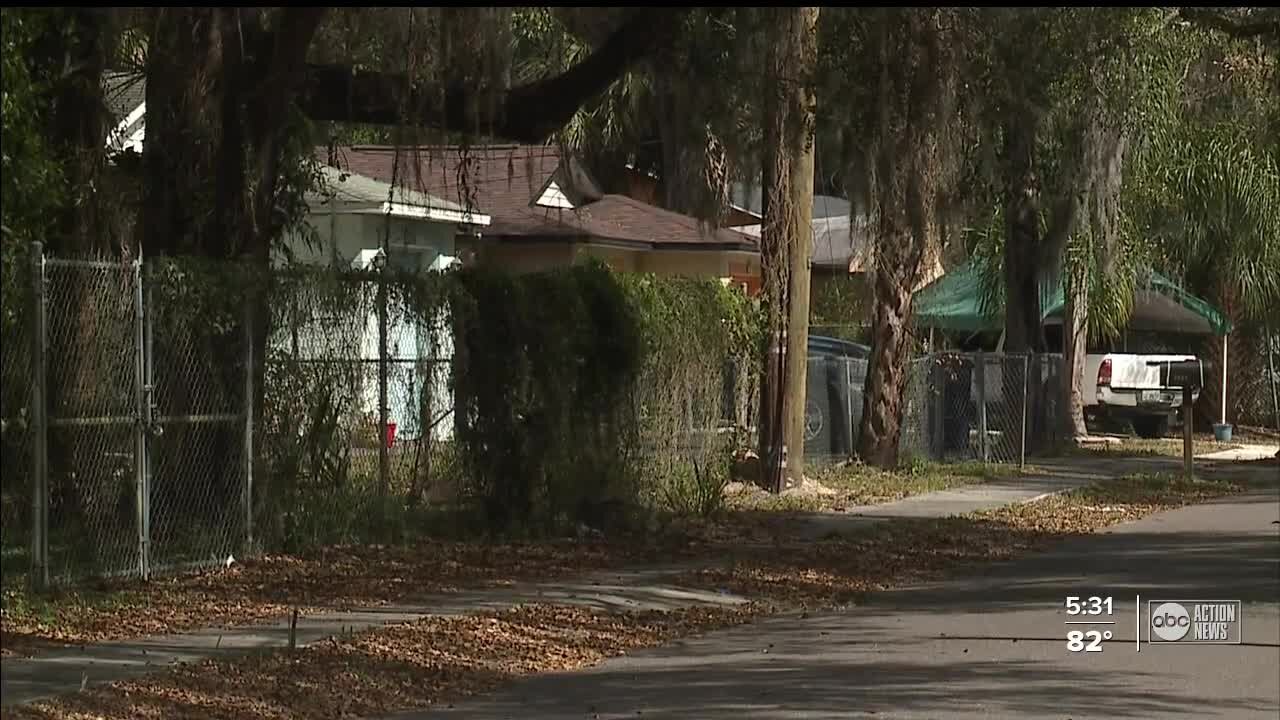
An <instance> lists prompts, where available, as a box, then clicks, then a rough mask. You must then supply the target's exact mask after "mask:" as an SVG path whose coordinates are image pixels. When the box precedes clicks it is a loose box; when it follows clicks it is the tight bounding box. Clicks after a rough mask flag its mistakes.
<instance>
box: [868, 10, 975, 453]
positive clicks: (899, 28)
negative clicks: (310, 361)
mask: <svg viewBox="0 0 1280 720" xmlns="http://www.w3.org/2000/svg"><path fill="white" fill-rule="evenodd" d="M880 12H881V13H882V14H881V15H880V19H881V21H882V27H881V28H880V29H879V36H878V42H879V43H880V48H879V51H880V52H879V64H880V87H879V100H878V102H879V105H880V106H881V112H880V125H879V128H878V130H877V132H876V135H875V140H874V151H873V152H870V153H868V155H867V156H868V157H871V158H873V162H874V163H875V173H874V177H875V183H874V189H873V194H874V200H875V202H874V206H875V207H876V216H877V217H878V232H877V236H876V248H875V269H874V282H873V288H874V302H875V309H874V312H873V321H872V338H871V357H870V360H869V362H868V365H867V377H866V382H865V385H864V387H863V393H864V394H863V397H864V398H865V400H864V403H863V410H862V419H861V424H860V426H859V433H858V446H857V449H858V452H857V454H858V456H859V457H860V458H862V459H863V460H864V461H865V462H868V463H871V464H874V465H877V466H880V467H892V466H894V465H896V464H897V461H898V439H899V435H900V433H901V424H902V405H903V392H904V390H905V388H906V382H907V369H908V362H909V360H910V352H911V348H910V344H909V341H910V332H909V325H910V321H911V302H912V298H913V295H914V292H915V289H916V287H917V286H918V285H919V281H920V270H921V264H922V261H923V259H924V258H925V257H926V255H927V254H928V252H929V248H930V246H931V244H933V243H935V242H936V241H937V231H938V228H937V220H936V218H937V201H938V192H939V188H940V186H941V183H942V181H943V173H944V168H945V167H946V166H947V163H946V162H945V161H944V154H945V153H947V152H949V148H948V147H946V143H944V142H942V137H943V136H944V135H945V133H946V132H947V128H948V127H949V125H950V121H951V114H950V113H951V102H950V99H951V93H952V92H953V90H954V83H953V80H954V76H953V72H952V71H953V69H954V68H953V64H952V63H951V61H950V59H949V58H948V57H947V54H946V53H947V52H948V51H949V43H948V42H947V41H946V40H945V39H944V37H943V35H942V28H944V27H947V26H949V25H950V23H949V22H948V20H947V19H946V18H944V17H942V14H943V13H945V12H947V11H945V10H940V9H937V8H931V9H917V8H895V9H889V10H884V11H880Z"/></svg>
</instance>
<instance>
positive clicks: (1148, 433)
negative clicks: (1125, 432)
mask: <svg viewBox="0 0 1280 720" xmlns="http://www.w3.org/2000/svg"><path fill="white" fill-rule="evenodd" d="M1133 431H1134V432H1136V433H1137V434H1138V437H1140V438H1147V439H1154V438H1162V437H1164V436H1165V435H1167V434H1168V433H1169V416H1168V415H1146V416H1143V417H1136V418H1134V419H1133Z"/></svg>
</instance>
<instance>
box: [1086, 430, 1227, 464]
mask: <svg viewBox="0 0 1280 720" xmlns="http://www.w3.org/2000/svg"><path fill="white" fill-rule="evenodd" d="M1240 447H1241V446H1240V445H1238V444H1236V443H1221V442H1218V441H1217V440H1214V439H1213V436H1212V435H1198V436H1196V437H1194V438H1192V445H1191V452H1192V453H1193V454H1195V455H1205V454H1208V453H1215V452H1221V451H1223V450H1237V449H1239V448H1240ZM1067 454H1069V455H1085V456H1090V455H1091V456H1102V457H1176V458H1180V457H1182V438H1153V439H1143V438H1122V439H1121V440H1120V442H1116V443H1100V444H1096V445H1087V446H1084V447H1073V448H1070V449H1068V450H1067Z"/></svg>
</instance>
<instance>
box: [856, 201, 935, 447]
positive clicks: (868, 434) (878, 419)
mask: <svg viewBox="0 0 1280 720" xmlns="http://www.w3.org/2000/svg"><path fill="white" fill-rule="evenodd" d="M880 233H881V234H880V243H881V248H880V252H878V253H877V262H876V268H875V280H874V282H875V286H874V291H875V314H874V316H873V318H872V325H871V332H872V335H871V337H872V341H871V358H870V360H869V362H868V364H867V377H866V381H865V384H864V386H863V397H864V398H866V400H865V402H864V403H863V408H862V420H861V426H860V427H859V430H858V457H860V458H861V459H862V461H863V462H866V463H869V464H871V465H875V466H876V467H884V468H888V467H893V466H895V465H897V463H898V440H899V437H900V436H901V432H902V414H903V407H902V396H903V392H904V390H905V389H906V384H907V368H908V366H909V365H908V363H909V361H910V360H911V348H910V345H909V343H908V341H909V339H910V335H909V334H908V332H907V325H908V323H909V321H910V318H911V301H912V296H913V293H912V288H913V287H914V286H915V280H913V278H918V277H919V275H920V272H919V270H920V254H919V253H918V252H915V251H914V248H913V246H914V245H915V242H914V240H913V238H912V237H911V235H910V233H908V232H905V231H901V230H899V231H897V232H894V231H891V230H886V229H885V227H884V225H883V224H882V225H881V231H880ZM895 248H901V251H897V252H895V251H894V249H895ZM913 254H914V257H912V255H913Z"/></svg>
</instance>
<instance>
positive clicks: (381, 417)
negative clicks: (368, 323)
mask: <svg viewBox="0 0 1280 720" xmlns="http://www.w3.org/2000/svg"><path fill="white" fill-rule="evenodd" d="M384 273H385V268H384V267H379V268H378V492H379V494H380V495H381V496H382V497H383V498H385V497H386V496H387V492H388V490H389V489H390V485H391V457H390V454H389V453H390V449H389V448H388V447H387V421H388V418H387V414H388V413H389V412H390V408H389V407H387V369H388V368H387V280H386V276H385V275H384Z"/></svg>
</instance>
